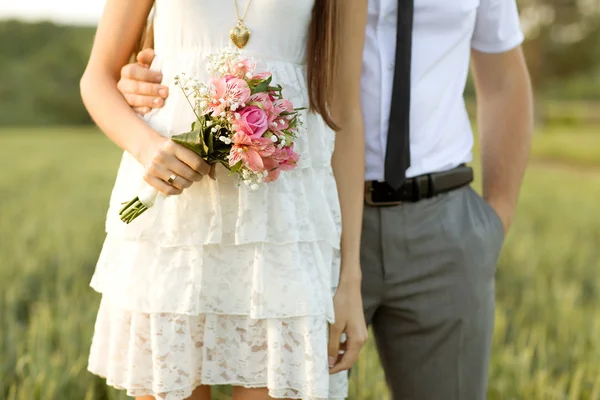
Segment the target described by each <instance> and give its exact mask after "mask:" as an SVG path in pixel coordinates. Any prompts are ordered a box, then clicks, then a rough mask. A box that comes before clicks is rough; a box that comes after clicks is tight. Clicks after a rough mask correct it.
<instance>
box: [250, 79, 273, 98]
mask: <svg viewBox="0 0 600 400" xmlns="http://www.w3.org/2000/svg"><path fill="white" fill-rule="evenodd" d="M271 80H273V77H272V76H270V77H268V78H267V79H265V80H264V81H262V82H261V83H259V84H258V85H256V86H254V88H253V89H252V94H256V93H263V92H266V91H267V89H268V88H269V84H270V83H271Z"/></svg>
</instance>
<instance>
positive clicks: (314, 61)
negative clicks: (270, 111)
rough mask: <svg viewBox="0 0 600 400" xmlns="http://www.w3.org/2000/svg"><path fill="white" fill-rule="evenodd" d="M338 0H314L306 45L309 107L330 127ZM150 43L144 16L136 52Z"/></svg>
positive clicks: (151, 24)
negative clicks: (144, 24) (143, 26)
mask: <svg viewBox="0 0 600 400" xmlns="http://www.w3.org/2000/svg"><path fill="white" fill-rule="evenodd" d="M339 1H342V0H315V5H314V7H313V12H312V21H311V23H310V28H309V32H308V33H309V34H308V48H307V86H308V99H309V110H310V111H314V112H316V113H319V114H321V116H322V117H323V120H324V121H325V122H326V123H327V125H329V127H331V128H332V129H334V130H338V126H337V125H336V124H335V122H334V121H333V117H332V115H331V109H332V102H333V93H334V90H333V84H334V77H335V69H336V67H337V63H338V47H339V45H338V41H339V34H338V32H339V21H338V3H339ZM153 45H154V18H152V13H151V17H150V18H149V19H148V23H147V25H146V27H145V28H144V29H143V31H142V35H141V37H140V40H139V44H138V47H137V48H136V53H137V52H138V51H140V50H141V49H144V48H147V47H152V46H153Z"/></svg>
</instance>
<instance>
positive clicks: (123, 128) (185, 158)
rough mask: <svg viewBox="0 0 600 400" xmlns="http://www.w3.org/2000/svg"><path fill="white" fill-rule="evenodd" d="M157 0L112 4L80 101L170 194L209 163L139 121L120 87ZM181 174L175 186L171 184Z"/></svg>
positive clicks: (197, 176)
mask: <svg viewBox="0 0 600 400" xmlns="http://www.w3.org/2000/svg"><path fill="white" fill-rule="evenodd" d="M152 4H153V1H152V0H108V1H107V2H106V6H105V9H104V13H103V15H102V18H101V20H100V23H99V25H98V30H97V32H96V38H95V40H94V46H93V48H92V53H91V56H90V60H89V62H88V65H87V68H86V70H85V72H84V74H83V77H82V78H81V97H82V99H83V102H84V104H85V106H86V108H87V109H88V112H89V113H90V115H91V116H92V118H93V119H94V121H95V122H96V124H97V125H98V126H99V127H100V128H101V129H102V130H103V131H104V133H106V135H107V136H108V137H109V138H110V139H111V140H112V141H114V142H115V143H116V144H117V145H118V146H119V147H121V148H122V149H123V150H125V151H127V152H128V153H130V154H131V155H132V156H133V157H135V158H136V159H137V160H138V161H139V162H140V163H141V164H142V165H144V166H145V167H146V176H145V180H146V181H147V182H148V183H149V184H150V185H152V186H154V187H156V188H157V189H158V190H160V191H162V192H164V193H167V194H179V193H181V190H183V189H184V188H186V187H188V186H189V185H191V182H193V181H198V180H200V179H201V178H202V175H204V174H206V173H207V172H208V170H209V167H208V165H207V164H206V163H205V162H203V161H202V159H201V158H200V157H199V156H197V155H196V154H195V153H193V152H192V151H190V150H188V149H186V148H184V147H183V146H179V145H176V144H175V143H174V142H172V141H171V140H169V139H167V138H165V137H163V136H161V135H159V134H158V133H157V132H156V131H154V130H153V129H152V128H151V127H150V126H149V125H148V124H147V123H146V122H145V121H143V120H142V119H140V118H139V116H137V115H136V113H135V112H134V111H133V110H132V109H131V107H130V106H129V105H128V104H127V102H126V101H125V99H124V98H123V96H122V95H121V93H120V92H119V91H118V89H117V82H118V81H119V78H120V76H121V68H123V66H124V65H126V64H127V63H128V61H129V57H130V55H131V54H132V52H133V50H134V48H135V44H136V42H137V40H139V37H140V34H141V32H142V29H143V27H144V25H145V21H146V19H147V18H148V14H149V12H150V9H151V8H152ZM173 173H175V174H177V175H178V176H179V177H181V178H180V179H176V180H175V181H174V182H173V185H169V184H167V183H166V182H165V181H166V180H168V178H169V176H170V175H171V174H173Z"/></svg>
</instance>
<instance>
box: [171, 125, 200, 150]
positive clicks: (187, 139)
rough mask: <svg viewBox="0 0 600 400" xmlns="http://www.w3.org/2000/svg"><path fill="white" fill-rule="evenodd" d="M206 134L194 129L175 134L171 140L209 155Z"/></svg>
mask: <svg viewBox="0 0 600 400" xmlns="http://www.w3.org/2000/svg"><path fill="white" fill-rule="evenodd" d="M203 136H204V135H203V134H202V132H201V131H200V130H193V131H190V132H186V133H181V134H179V135H174V136H172V137H171V140H172V141H174V142H175V143H177V144H180V145H182V146H183V147H185V148H187V149H190V150H192V151H193V152H194V153H196V154H198V155H200V156H201V157H204V156H206V155H207V151H208V148H207V147H206V144H205V143H204V137H203Z"/></svg>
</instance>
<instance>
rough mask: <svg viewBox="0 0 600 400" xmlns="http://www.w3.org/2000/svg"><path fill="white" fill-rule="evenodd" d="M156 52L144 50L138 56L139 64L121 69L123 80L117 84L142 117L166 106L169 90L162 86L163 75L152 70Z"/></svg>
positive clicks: (128, 65)
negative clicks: (151, 65) (152, 110)
mask: <svg viewBox="0 0 600 400" xmlns="http://www.w3.org/2000/svg"><path fill="white" fill-rule="evenodd" d="M152 60H154V50H152V49H144V50H142V51H140V52H139V53H138V55H137V63H132V64H127V65H125V66H124V67H123V69H121V80H120V81H119V83H118V84H117V87H118V89H119V91H120V92H121V93H122V94H123V97H125V100H126V101H127V103H129V105H130V106H131V107H133V109H134V110H135V111H136V112H137V113H138V114H140V115H144V114H146V113H149V112H150V110H151V109H153V108H160V107H162V106H163V105H164V103H165V99H166V98H167V97H168V95H169V88H168V87H166V86H163V85H161V84H160V83H161V82H162V74H161V73H160V72H157V71H151V70H150V64H152Z"/></svg>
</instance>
